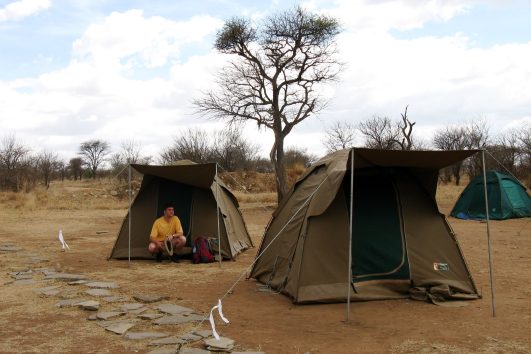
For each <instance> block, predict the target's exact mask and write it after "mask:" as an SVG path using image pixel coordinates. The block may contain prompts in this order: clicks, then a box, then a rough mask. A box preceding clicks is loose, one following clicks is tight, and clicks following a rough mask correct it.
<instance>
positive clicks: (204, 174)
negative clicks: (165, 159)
mask: <svg viewBox="0 0 531 354" xmlns="http://www.w3.org/2000/svg"><path fill="white" fill-rule="evenodd" d="M131 167H133V168H134V169H135V170H137V171H138V172H140V173H142V174H144V175H151V176H156V177H161V178H165V179H168V180H170V181H175V182H178V183H184V184H189V185H192V186H194V187H199V188H210V186H211V185H212V183H213V182H214V178H215V176H216V164H215V163H205V164H189V165H171V166H151V165H136V164H133V165H131Z"/></svg>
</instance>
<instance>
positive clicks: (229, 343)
mask: <svg viewBox="0 0 531 354" xmlns="http://www.w3.org/2000/svg"><path fill="white" fill-rule="evenodd" d="M204 343H205V345H206V346H207V349H209V350H212V349H214V350H216V349H221V350H231V349H232V348H234V340H233V339H230V338H227V337H219V339H216V338H208V339H205V340H204Z"/></svg>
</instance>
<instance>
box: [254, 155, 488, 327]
mask: <svg viewBox="0 0 531 354" xmlns="http://www.w3.org/2000/svg"><path fill="white" fill-rule="evenodd" d="M476 152H478V151H388V150H387V151H384V150H371V149H362V148H353V149H347V150H341V151H338V152H335V153H332V154H330V155H328V156H326V157H324V158H322V159H321V160H319V161H318V162H316V163H315V164H313V165H312V166H311V167H310V168H308V169H307V171H306V172H305V174H304V175H303V176H301V178H299V180H298V181H297V182H296V183H295V184H294V186H293V187H292V189H291V190H290V192H289V194H288V195H287V196H286V197H285V199H284V200H283V201H282V202H281V204H280V205H279V206H278V208H277V210H276V211H275V212H274V213H273V216H272V219H271V221H270V223H269V225H268V227H267V229H266V231H265V233H264V237H263V240H262V243H261V245H260V249H259V251H258V256H257V258H256V259H255V263H254V266H253V269H252V271H251V277H253V278H256V279H257V280H259V281H260V282H262V283H264V284H267V285H269V286H270V287H271V288H273V289H275V290H277V291H280V292H282V293H284V294H286V295H288V296H289V297H290V298H291V299H292V300H293V301H294V302H295V303H308V302H338V301H339V302H342V301H347V302H348V303H350V301H351V300H377V299H393V298H405V297H408V296H410V295H411V294H413V293H414V294H415V295H416V296H417V297H422V296H424V297H425V298H432V296H433V298H436V299H443V300H444V299H450V298H454V299H455V298H460V299H462V298H477V297H479V295H478V291H477V288H476V285H475V284H474V281H473V279H472V276H471V274H470V271H469V269H468V267H467V264H466V262H465V259H464V257H463V253H462V252H461V249H460V247H459V244H458V242H457V239H456V237H455V235H454V232H453V231H452V229H451V227H450V225H449V224H448V222H447V220H446V217H445V216H444V215H443V214H441V213H440V212H439V210H438V206H437V204H436V201H435V194H436V189H437V180H438V175H439V170H440V169H441V168H443V167H445V166H449V165H452V164H454V163H456V162H459V161H462V160H463V159H465V158H467V157H469V156H471V155H473V154H475V153H476ZM489 244H490V243H489ZM489 251H490V248H489ZM347 316H348V315H347Z"/></svg>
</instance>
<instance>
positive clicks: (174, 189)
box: [157, 178, 194, 235]
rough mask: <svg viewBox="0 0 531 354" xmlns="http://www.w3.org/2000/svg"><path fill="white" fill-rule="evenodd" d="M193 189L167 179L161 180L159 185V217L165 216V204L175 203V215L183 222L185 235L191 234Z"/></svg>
mask: <svg viewBox="0 0 531 354" xmlns="http://www.w3.org/2000/svg"><path fill="white" fill-rule="evenodd" d="M193 189H194V188H193V187H192V186H190V185H186V184H182V183H175V182H172V181H169V180H167V179H165V178H161V179H160V183H159V192H158V198H157V199H158V200H157V215H162V214H163V212H164V210H163V209H164V204H166V203H170V202H171V203H173V204H174V209H175V215H176V216H177V217H178V218H179V220H180V221H181V225H182V227H183V231H184V234H185V235H189V234H190V227H191V225H190V217H191V206H192V195H193Z"/></svg>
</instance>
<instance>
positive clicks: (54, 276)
mask: <svg viewBox="0 0 531 354" xmlns="http://www.w3.org/2000/svg"><path fill="white" fill-rule="evenodd" d="M44 279H54V280H63V281H74V280H82V279H87V276H86V275H83V274H70V273H54V274H48V275H46V276H45V277H44Z"/></svg>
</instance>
